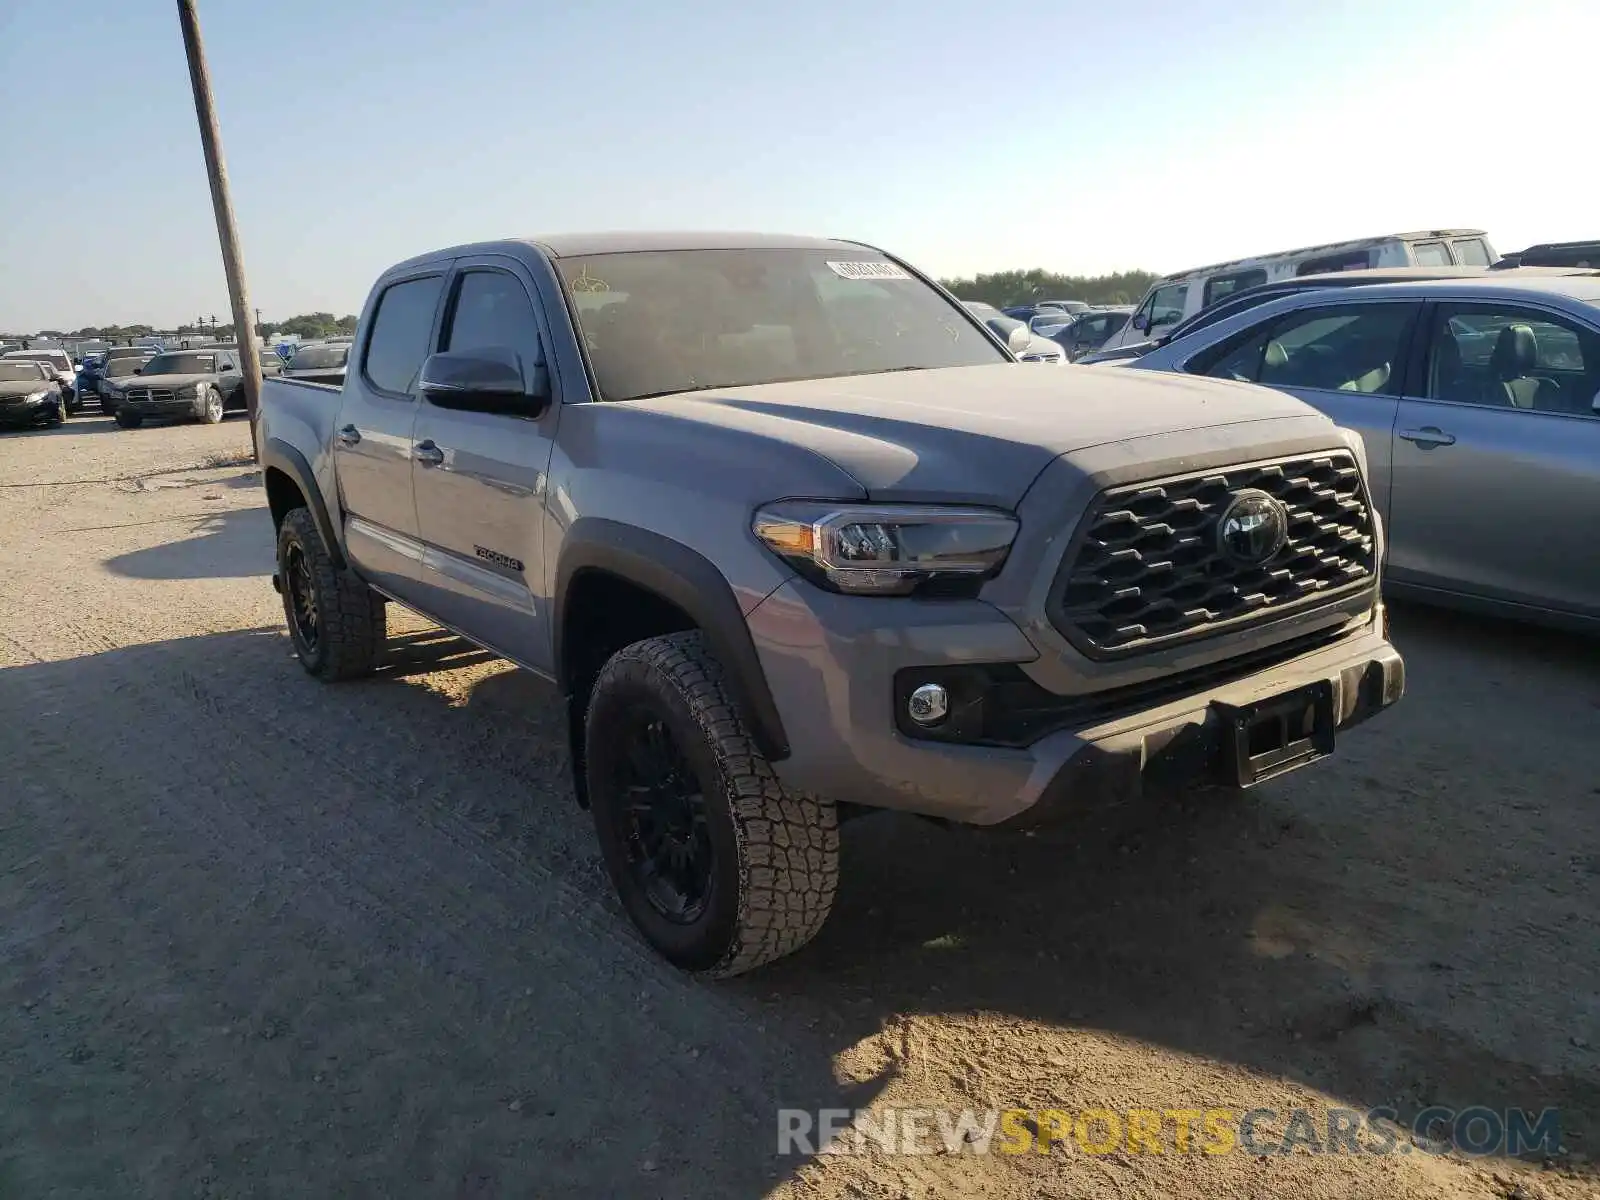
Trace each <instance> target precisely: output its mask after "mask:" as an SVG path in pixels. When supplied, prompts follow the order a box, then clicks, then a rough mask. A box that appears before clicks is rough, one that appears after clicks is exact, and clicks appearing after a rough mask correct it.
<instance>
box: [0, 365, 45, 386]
mask: <svg viewBox="0 0 1600 1200" xmlns="http://www.w3.org/2000/svg"><path fill="white" fill-rule="evenodd" d="M36 379H37V380H43V379H44V368H43V367H41V366H40V365H39V364H38V363H36V362H15V361H12V362H0V383H29V382H32V381H33V380H36Z"/></svg>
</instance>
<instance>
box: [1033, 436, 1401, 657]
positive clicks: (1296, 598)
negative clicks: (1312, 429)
mask: <svg viewBox="0 0 1600 1200" xmlns="http://www.w3.org/2000/svg"><path fill="white" fill-rule="evenodd" d="M1247 489H1248V490H1251V491H1260V492H1265V493H1267V494H1268V495H1269V496H1272V497H1274V498H1275V499H1277V500H1278V501H1279V502H1280V503H1281V504H1282V505H1283V508H1284V510H1285V512H1286V515H1287V529H1286V537H1285V539H1284V542H1283V545H1282V548H1281V549H1279V550H1278V551H1277V552H1276V553H1275V554H1273V555H1272V556H1271V557H1270V558H1268V559H1266V560H1265V561H1263V562H1259V563H1251V562H1249V561H1245V560H1243V559H1242V558H1241V557H1240V556H1238V555H1237V554H1236V553H1233V552H1230V551H1229V549H1228V548H1227V547H1225V546H1224V544H1223V541H1222V538H1221V536H1220V530H1219V525H1220V523H1221V521H1222V518H1223V516H1224V514H1225V513H1226V512H1227V511H1228V509H1229V507H1230V506H1231V505H1232V504H1233V502H1234V501H1235V499H1236V498H1237V497H1238V494H1239V493H1240V492H1243V491H1246V490H1247ZM1376 571H1377V544H1376V540H1375V538H1374V532H1373V522H1372V512H1371V509H1370V508H1369V506H1368V502H1367V496H1366V491H1365V489H1364V488H1363V486H1362V482H1361V473H1360V471H1359V470H1358V469H1357V467H1356V464H1355V460H1354V458H1353V457H1352V456H1351V455H1350V454H1349V453H1347V452H1345V451H1330V452H1326V453H1322V454H1317V455H1308V456H1304V457H1297V458H1292V459H1286V460H1282V461H1278V462H1268V463H1254V464H1251V465H1249V466H1240V467H1225V468H1223V469H1221V470H1218V471H1207V472H1205V473H1203V474H1198V475H1185V476H1180V477H1177V478H1174V479H1163V480H1156V481H1154V482H1150V483H1140V484H1131V485H1127V486H1123V487H1116V488H1111V489H1109V490H1107V491H1105V492H1102V493H1101V494H1100V496H1099V497H1098V498H1097V499H1096V500H1095V502H1094V503H1093V504H1092V505H1090V508H1089V511H1088V513H1086V514H1085V516H1084V522H1083V527H1082V528H1081V529H1080V531H1079V533H1078V534H1077V536H1076V538H1075V539H1074V541H1073V545H1072V546H1071V547H1070V548H1069V549H1068V551H1067V555H1066V557H1065V558H1064V559H1063V560H1062V565H1061V570H1060V571H1059V572H1058V574H1057V576H1056V581H1055V586H1054V587H1053V588H1052V589H1051V596H1050V610H1049V612H1050V620H1051V622H1052V623H1053V624H1054V625H1055V626H1056V628H1057V629H1059V630H1060V631H1061V632H1062V634H1063V635H1064V636H1066V637H1067V639H1068V640H1069V641H1071V642H1072V643H1073V644H1074V645H1075V646H1077V647H1078V649H1080V650H1082V651H1083V652H1084V653H1085V654H1087V655H1089V656H1090V657H1094V658H1110V657H1118V656H1122V655H1127V654H1135V653H1139V652H1141V651H1145V650H1153V649H1156V648H1158V647H1161V646H1165V645H1170V644H1172V643H1174V642H1179V641H1189V640H1192V639H1195V638H1200V637H1205V636H1207V635H1210V634H1213V633H1221V632H1223V631H1225V630H1228V629H1233V628H1237V627H1238V626H1240V625H1247V624H1255V623H1257V622H1260V621H1269V620H1273V619H1275V618H1277V617H1281V616H1286V615H1288V614H1289V613H1291V612H1296V611H1299V610H1301V609H1304V608H1310V607H1315V606H1316V605H1318V604H1321V603H1324V602H1326V601H1329V600H1331V599H1334V598H1336V597H1339V596H1344V595H1348V594H1350V593H1351V592H1355V591H1359V590H1360V589H1362V588H1365V587H1368V586H1370V585H1371V583H1372V581H1373V577H1374V575H1375V573H1376Z"/></svg>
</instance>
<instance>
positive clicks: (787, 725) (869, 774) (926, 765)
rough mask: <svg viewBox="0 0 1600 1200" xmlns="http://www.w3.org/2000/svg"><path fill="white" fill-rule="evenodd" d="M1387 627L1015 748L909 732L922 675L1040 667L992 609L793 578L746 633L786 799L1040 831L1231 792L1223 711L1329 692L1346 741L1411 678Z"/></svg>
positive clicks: (1352, 631)
mask: <svg viewBox="0 0 1600 1200" xmlns="http://www.w3.org/2000/svg"><path fill="white" fill-rule="evenodd" d="M1381 614H1382V609H1381V608H1380V609H1379V610H1378V613H1377V615H1375V616H1374V617H1373V619H1372V620H1370V621H1369V622H1367V623H1365V624H1355V625H1352V626H1350V627H1348V628H1347V629H1346V631H1345V632H1344V633H1343V635H1342V636H1338V637H1337V640H1334V641H1331V642H1324V644H1322V645H1320V646H1318V647H1316V648H1314V649H1311V650H1308V651H1306V652H1305V653H1301V654H1296V655H1295V656H1294V657H1291V658H1288V659H1286V660H1281V661H1273V662H1271V663H1270V665H1266V666H1262V667H1260V668H1246V671H1247V673H1244V674H1240V675H1236V676H1234V677H1232V678H1221V677H1218V676H1213V678H1215V679H1218V680H1219V681H1216V682H1210V683H1196V684H1195V686H1194V688H1193V690H1190V691H1187V692H1183V693H1181V694H1178V695H1172V694H1170V692H1168V693H1166V694H1159V693H1158V695H1159V698H1157V699H1154V700H1150V701H1146V702H1143V703H1141V704H1134V705H1125V706H1123V707H1122V708H1121V709H1120V710H1119V711H1115V712H1113V713H1111V715H1097V716H1091V717H1088V718H1086V719H1085V720H1083V721H1082V722H1080V723H1077V724H1070V723H1069V725H1068V727H1066V728H1059V727H1058V728H1054V729H1053V730H1052V731H1051V732H1047V733H1045V734H1043V736H1040V737H1039V738H1038V739H1037V740H1035V741H1033V742H1032V743H1031V744H1029V745H1025V746H1016V747H1012V746H1000V745H970V744H962V743H952V742H939V741H932V740H925V739H923V738H915V737H909V736H906V735H905V734H904V733H903V732H901V730H900V729H898V728H897V726H896V714H895V708H896V701H895V696H896V680H897V677H899V676H900V675H901V674H902V673H903V672H905V671H907V670H908V669H911V668H916V669H922V668H935V669H937V668H940V667H954V668H959V667H966V666H974V665H978V664H994V663H1024V662H1028V661H1030V660H1032V659H1034V658H1036V657H1037V651H1036V650H1035V649H1034V648H1033V646H1032V645H1031V644H1030V643H1029V642H1028V641H1027V639H1026V638H1024V637H1023V635H1022V633H1021V631H1020V630H1019V629H1018V628H1017V627H1016V625H1014V624H1013V623H1012V622H1011V621H1010V620H1008V619H1007V618H1005V617H1004V616H1003V615H1001V614H1000V613H999V612H998V611H997V610H995V609H994V608H993V607H991V606H990V605H988V604H985V603H983V602H981V601H958V602H941V603H938V604H927V603H919V602H917V601H915V600H905V601H898V600H888V599H880V598H874V599H873V600H871V601H868V602H865V603H863V602H862V601H861V600H860V599H859V598H851V597H840V596H834V595H832V594H830V593H825V592H822V591H820V590H819V589H816V588H813V587H810V586H809V585H805V584H802V583H799V582H798V581H791V582H790V583H787V584H785V585H784V586H783V587H781V588H779V589H778V591H777V592H775V593H773V595H772V596H770V597H768V598H767V600H765V601H763V602H762V603H761V604H760V605H758V606H757V607H756V608H755V609H754V610H753V611H752V612H751V613H750V614H749V617H748V620H749V623H750V630H751V634H752V637H753V638H754V640H755V644H756V647H757V652H758V654H759V655H760V658H761V662H762V667H763V669H764V671H765V672H766V675H767V678H768V681H769V683H770V685H771V689H772V693H773V695H774V697H775V699H776V700H777V703H778V706H779V710H780V713H781V716H782V718H783V723H784V729H785V732H786V733H787V735H788V739H789V743H790V751H791V753H790V755H789V757H788V758H786V759H784V760H782V761H780V762H777V763H774V764H773V767H774V770H776V772H777V773H778V775H779V777H780V778H781V779H782V780H783V782H784V784H785V786H787V787H789V788H792V789H794V790H797V791H805V792H810V793H812V794H814V795H822V796H828V797H830V798H832V799H835V800H839V801H850V802H855V803H860V804H864V805H869V806H871V807H877V808H890V809H898V810H903V811H907V812H915V813H920V814H922V815H925V816H932V817H939V818H943V819H947V820H952V821H957V822H961V823H965V824H973V825H1010V826H1026V825H1034V824H1044V823H1049V822H1051V821H1055V820H1060V819H1061V818H1062V817H1064V816H1069V815H1070V814H1071V813H1073V812H1075V811H1081V810H1082V809H1084V808H1087V807H1091V806H1096V805H1100V804H1105V803H1116V802H1124V801H1130V800H1134V799H1137V798H1138V797H1139V796H1140V795H1141V793H1143V792H1144V791H1145V790H1146V789H1147V788H1148V789H1151V790H1164V789H1166V788H1169V787H1181V786H1185V785H1193V784H1200V783H1211V782H1222V781H1223V780H1224V778H1225V776H1224V770H1225V766H1226V763H1225V758H1226V751H1227V740H1226V732H1225V730H1224V720H1223V713H1224V712H1225V711H1226V710H1225V709H1223V708H1220V707H1219V706H1245V705H1249V704H1252V703H1255V702H1257V701H1261V700H1266V699H1269V698H1271V697H1275V696H1279V695H1281V694H1284V693H1287V692H1290V691H1293V690H1295V689H1299V688H1305V687H1309V686H1311V685H1314V684H1325V685H1326V689H1327V690H1328V691H1329V692H1331V706H1332V722H1333V726H1334V730H1335V733H1337V732H1338V731H1342V730H1346V729H1349V728H1351V727H1352V726H1354V725H1357V724H1359V723H1360V722H1362V721H1364V720H1366V719H1367V718H1368V717H1370V716H1372V715H1373V714H1374V713H1377V712H1379V711H1381V710H1382V709H1384V708H1386V707H1388V706H1389V705H1391V704H1393V703H1394V702H1395V701H1396V700H1398V699H1399V698H1400V696H1401V695H1402V693H1403V692H1404V690H1405V666H1404V663H1403V661H1402V660H1401V658H1400V655H1399V653H1398V652H1397V651H1396V650H1395V649H1394V647H1393V646H1391V645H1390V644H1389V642H1388V640H1387V639H1386V637H1385V636H1384V632H1383V623H1382V617H1381Z"/></svg>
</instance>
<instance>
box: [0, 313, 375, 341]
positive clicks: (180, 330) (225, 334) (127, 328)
mask: <svg viewBox="0 0 1600 1200" xmlns="http://www.w3.org/2000/svg"><path fill="white" fill-rule="evenodd" d="M355 331H356V315H355V314H354V313H349V314H347V315H345V316H342V317H336V316H334V315H333V314H332V313H329V312H314V313H301V314H300V315H299V316H295V317H290V318H289V319H288V320H286V321H263V322H262V323H261V324H260V325H257V326H256V336H257V337H260V338H262V339H266V338H270V337H274V336H276V335H280V334H293V335H296V336H298V337H300V338H302V339H304V340H306V341H312V340H314V339H316V338H325V337H332V336H333V335H334V334H339V333H345V334H349V333H354V332H355ZM156 334H170V335H172V336H175V337H187V336H190V335H202V336H206V337H215V338H219V339H221V340H224V341H226V340H227V339H228V338H231V337H233V326H232V325H231V324H229V325H218V324H215V323H210V324H202V325H179V326H178V327H177V328H176V329H157V328H156V327H155V326H153V325H85V326H84V327H83V328H82V329H73V330H70V331H68V330H60V329H41V330H40V331H39V332H38V333H37V334H0V339H4V340H6V341H22V340H27V339H29V338H55V339H62V340H65V341H87V340H88V339H90V338H98V339H99V340H101V341H106V342H110V343H112V344H113V345H116V344H117V343H120V342H131V341H132V340H133V339H134V338H141V337H152V336H154V335H156Z"/></svg>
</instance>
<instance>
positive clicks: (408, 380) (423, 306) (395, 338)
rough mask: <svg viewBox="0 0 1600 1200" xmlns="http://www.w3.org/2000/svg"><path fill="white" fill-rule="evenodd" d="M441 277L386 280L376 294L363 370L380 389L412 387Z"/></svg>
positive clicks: (395, 390) (399, 392) (407, 391)
mask: <svg viewBox="0 0 1600 1200" xmlns="http://www.w3.org/2000/svg"><path fill="white" fill-rule="evenodd" d="M443 287H444V280H443V279H442V278H441V277H440V276H438V275H430V276H427V277H426V278H423V279H407V280H405V281H404V282H402V283H394V284H390V285H389V286H388V287H387V288H385V289H384V292H383V295H381V296H380V297H378V312H377V315H376V316H375V317H374V318H373V319H372V334H371V336H370V337H368V338H367V354H366V360H365V362H364V364H363V370H364V372H365V373H366V376H367V382H368V383H370V384H372V386H373V387H375V388H377V389H379V390H380V391H384V392H389V393H391V394H393V395H408V394H410V393H411V391H412V389H413V388H415V387H416V383H417V373H418V372H419V371H421V370H422V360H423V359H425V358H427V357H428V335H429V334H431V333H432V332H433V314H434V310H435V309H436V308H437V307H438V304H439V292H440V291H441V289H442V288H443Z"/></svg>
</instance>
